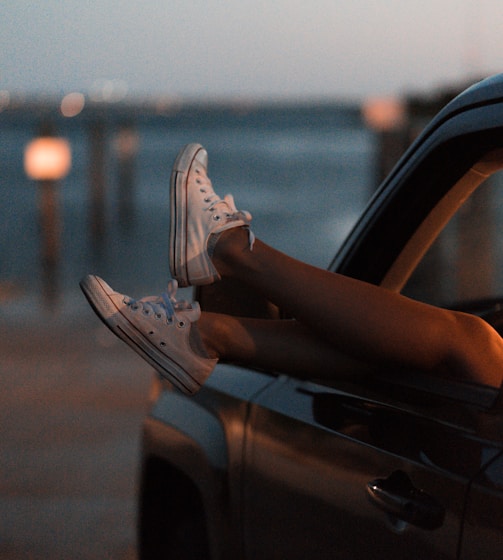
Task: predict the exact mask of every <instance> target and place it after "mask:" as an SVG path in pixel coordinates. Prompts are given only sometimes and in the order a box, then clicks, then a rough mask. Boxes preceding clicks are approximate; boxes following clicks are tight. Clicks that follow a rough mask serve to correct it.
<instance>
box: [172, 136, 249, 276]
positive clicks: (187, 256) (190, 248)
mask: <svg viewBox="0 0 503 560" xmlns="http://www.w3.org/2000/svg"><path fill="white" fill-rule="evenodd" d="M207 167H208V154H207V152H206V150H205V149H204V148H203V147H202V146H201V145H200V144H188V145H187V146H185V147H184V148H183V149H182V150H181V151H180V153H179V155H178V157H177V159H176V160H175V164H174V166H173V172H172V174H171V185H170V189H171V227H170V268H171V274H172V276H173V277H174V278H176V279H177V280H178V282H179V284H180V286H189V285H203V284H211V283H212V282H214V281H215V280H218V279H220V275H219V274H218V271H217V270H216V268H215V267H214V266H213V263H212V262H211V255H210V252H211V251H209V246H208V243H209V241H210V237H211V236H212V235H215V234H219V233H221V232H223V231H225V230H227V229H230V228H236V227H246V228H248V231H249V240H250V247H251V248H252V247H253V241H254V236H253V233H252V231H251V230H250V228H249V225H250V222H251V219H252V217H251V214H250V213H249V212H246V211H240V210H238V209H237V208H236V205H235V204H234V199H233V197H232V195H226V196H225V197H224V198H223V199H222V198H220V197H219V196H218V195H217V194H216V193H215V191H214V190H213V187H212V184H211V181H210V179H209V177H208V175H207Z"/></svg>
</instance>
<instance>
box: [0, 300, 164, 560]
mask: <svg viewBox="0 0 503 560" xmlns="http://www.w3.org/2000/svg"><path fill="white" fill-rule="evenodd" d="M70 307H71V312H66V311H64V310H63V311H62V310H61V309H59V308H58V310H56V311H55V310H54V309H53V310H48V309H45V310H44V309H40V303H39V302H38V301H36V302H35V303H34V302H33V301H31V300H30V299H29V298H28V299H26V298H23V297H20V298H17V299H15V300H14V301H13V302H2V301H0V356H1V361H0V382H1V387H2V389H1V401H0V402H1V407H0V445H1V453H0V475H1V477H0V560H14V559H15V560H25V559H26V560H39V559H40V560H42V559H44V560H47V559H48V558H50V559H51V560H59V559H64V560H98V559H99V560H108V559H110V560H135V559H136V551H135V546H136V536H135V531H136V494H137V488H138V474H139V472H138V471H139V460H138V458H139V449H140V438H141V423H142V420H143V418H144V416H145V415H146V413H147V411H148V408H149V388H150V384H151V381H152V375H153V370H152V369H151V368H150V366H149V365H148V364H146V363H145V362H144V361H143V360H141V359H140V358H139V357H138V356H136V354H134V352H132V351H131V350H130V349H128V348H127V347H126V346H125V345H124V344H122V343H121V342H120V341H119V340H117V339H116V338H115V337H114V336H113V335H112V334H111V333H110V332H109V331H108V330H107V329H106V327H104V326H103V325H102V324H101V323H100V322H99V320H98V319H97V318H96V316H95V315H94V314H93V313H92V311H91V310H90V308H89V307H88V306H87V304H86V303H85V302H80V303H79V304H78V305H77V306H70ZM34 309H35V311H34Z"/></svg>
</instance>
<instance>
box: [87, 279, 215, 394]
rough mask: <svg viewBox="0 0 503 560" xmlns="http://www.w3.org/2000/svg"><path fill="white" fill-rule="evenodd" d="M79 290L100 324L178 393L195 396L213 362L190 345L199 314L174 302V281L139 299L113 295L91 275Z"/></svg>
mask: <svg viewBox="0 0 503 560" xmlns="http://www.w3.org/2000/svg"><path fill="white" fill-rule="evenodd" d="M80 286H81V288H82V291H83V292H84V295H85V296H86V297H87V299H88V301H89V303H90V304H91V306H92V307H93V308H94V310H95V311H96V314H97V315H98V316H99V317H100V319H101V320H102V321H103V322H104V323H105V325H107V327H109V328H110V329H111V330H112V332H113V333H114V334H116V335H117V336H118V337H119V338H120V339H121V340H122V341H124V342H125V343H126V344H127V345H128V346H130V347H131V348H132V349H133V350H134V351H135V352H136V353H137V354H139V355H140V356H141V357H142V358H144V359H145V360H146V361H147V362H148V363H149V364H151V365H152V366H153V367H154V368H155V369H156V370H157V371H159V372H160V373H161V375H163V376H164V377H166V378H167V379H168V380H169V381H171V382H172V383H173V385H175V387H177V388H178V389H180V390H181V391H182V392H184V393H185V394H188V395H191V394H193V393H195V392H196V391H197V390H198V389H199V388H200V387H201V385H202V384H203V383H204V382H205V381H206V379H207V378H208V377H209V375H210V374H211V372H212V371H213V369H214V367H215V365H216V363H217V360H216V359H211V358H208V357H207V356H203V355H202V354H203V353H204V351H201V353H196V352H195V351H194V349H193V347H192V346H191V340H192V338H194V339H195V336H194V337H191V330H192V329H193V327H194V323H195V322H196V321H197V320H198V319H199V317H200V315H201V310H200V308H199V305H198V304H197V303H192V304H190V303H188V302H186V301H177V300H176V299H175V294H176V289H177V283H176V281H175V280H173V281H171V282H170V284H169V286H168V292H167V293H165V294H162V295H161V296H159V297H149V298H143V299H140V300H134V299H132V298H130V297H128V296H126V295H123V294H120V293H118V292H115V291H114V290H112V288H111V287H110V286H109V285H108V284H107V283H106V282H105V281H104V280H102V279H101V278H98V277H97V276H91V275H90V276H87V277H86V278H84V279H83V280H82V281H81V283H80ZM192 334H193V335H194V334H197V332H195V333H194V331H192ZM199 346H200V347H202V343H200V344H199Z"/></svg>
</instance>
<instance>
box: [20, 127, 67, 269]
mask: <svg viewBox="0 0 503 560" xmlns="http://www.w3.org/2000/svg"><path fill="white" fill-rule="evenodd" d="M71 164H72V154H71V148H70V143H69V142H68V140H66V139H64V138H56V137H53V136H41V137H39V138H36V139H35V140H32V141H31V142H30V143H29V144H28V145H27V146H26V148H25V151H24V169H25V172H26V174H27V175H28V177H29V178H30V179H33V180H34V181H37V182H38V184H39V186H40V208H39V211H40V220H41V230H42V237H43V243H42V262H43V264H44V266H49V267H54V266H55V265H56V263H57V261H58V258H59V239H60V223H59V209H58V199H57V189H56V184H57V182H58V181H60V180H61V179H63V178H64V177H66V175H67V174H68V172H69V171H70V168H71Z"/></svg>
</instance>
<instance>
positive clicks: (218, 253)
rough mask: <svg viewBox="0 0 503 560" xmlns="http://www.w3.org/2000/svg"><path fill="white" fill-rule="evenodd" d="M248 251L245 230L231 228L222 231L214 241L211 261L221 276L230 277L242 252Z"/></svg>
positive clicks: (248, 244)
mask: <svg viewBox="0 0 503 560" xmlns="http://www.w3.org/2000/svg"><path fill="white" fill-rule="evenodd" d="M249 250H250V242H249V235H248V231H247V229H246V228H243V227H240V228H232V229H228V230H226V231H223V232H222V233H221V234H219V235H218V237H217V238H216V239H215V240H214V243H213V252H212V255H211V260H212V262H213V265H214V266H215V268H216V269H217V270H218V272H219V274H220V275H221V276H227V277H229V276H232V275H233V271H234V268H235V266H236V265H237V264H238V263H239V260H240V259H241V258H242V255H243V254H244V252H246V251H249Z"/></svg>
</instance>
